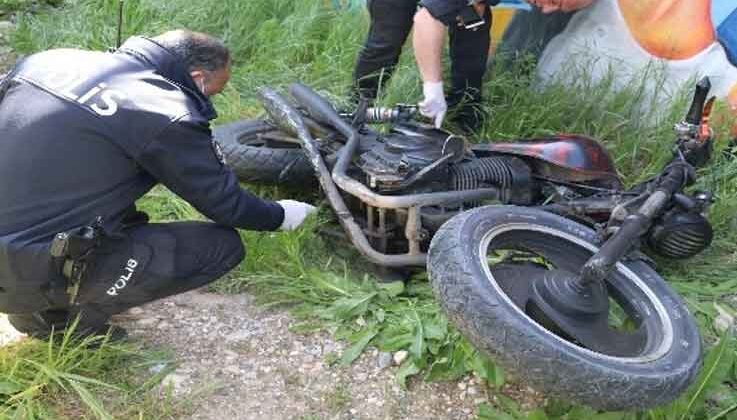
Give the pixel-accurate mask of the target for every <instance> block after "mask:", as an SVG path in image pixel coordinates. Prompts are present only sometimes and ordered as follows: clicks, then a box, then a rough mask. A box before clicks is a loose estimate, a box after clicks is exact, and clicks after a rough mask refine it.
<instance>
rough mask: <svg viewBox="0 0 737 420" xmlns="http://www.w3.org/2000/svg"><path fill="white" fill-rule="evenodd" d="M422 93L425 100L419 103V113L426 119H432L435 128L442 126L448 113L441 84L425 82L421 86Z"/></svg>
mask: <svg viewBox="0 0 737 420" xmlns="http://www.w3.org/2000/svg"><path fill="white" fill-rule="evenodd" d="M422 92H423V94H424V95H425V99H424V100H423V101H422V102H420V103H419V104H418V105H419V106H420V113H421V114H422V115H424V116H426V117H428V118H432V119H433V122H434V123H435V128H440V126H441V125H443V118H445V113H446V112H448V104H446V103H445V93H444V92H443V82H425V83H424V84H423V85H422Z"/></svg>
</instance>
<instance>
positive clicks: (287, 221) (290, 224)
mask: <svg viewBox="0 0 737 420" xmlns="http://www.w3.org/2000/svg"><path fill="white" fill-rule="evenodd" d="M277 203H279V205H280V206H282V208H283V209H284V221H283V222H282V224H281V226H279V230H294V229H296V228H298V227H299V226H300V225H301V224H302V223H303V222H304V221H305V219H306V218H307V216H309V215H311V214H312V213H314V212H315V211H317V208H316V207H315V206H312V205H310V204H307V203H303V202H301V201H295V200H279V201H277Z"/></svg>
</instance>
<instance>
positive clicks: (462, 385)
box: [458, 382, 468, 391]
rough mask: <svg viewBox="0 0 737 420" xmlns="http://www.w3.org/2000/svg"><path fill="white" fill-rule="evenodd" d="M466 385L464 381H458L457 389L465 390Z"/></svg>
mask: <svg viewBox="0 0 737 420" xmlns="http://www.w3.org/2000/svg"><path fill="white" fill-rule="evenodd" d="M467 386H468V385H466V383H465V382H458V389H460V390H461V391H463V390H465V389H466V387H467Z"/></svg>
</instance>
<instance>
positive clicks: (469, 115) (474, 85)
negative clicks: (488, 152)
mask: <svg viewBox="0 0 737 420" xmlns="http://www.w3.org/2000/svg"><path fill="white" fill-rule="evenodd" d="M484 20H485V21H486V23H485V24H484V25H483V26H481V27H479V28H478V29H476V30H475V31H474V30H468V29H465V28H463V27H460V26H457V25H455V26H450V27H449V30H448V31H449V36H450V61H451V89H450V94H449V95H448V105H449V106H450V107H456V106H458V105H461V107H460V109H457V110H456V112H455V121H456V122H457V123H459V124H460V125H461V126H462V127H463V128H466V129H470V130H475V129H476V128H477V126H478V124H479V122H480V119H481V114H480V112H478V108H479V105H480V103H481V98H482V85H483V79H484V74H485V73H486V68H487V61H488V59H489V47H490V46H491V35H490V33H489V30H490V29H491V9H490V8H489V7H486V9H485V12H484Z"/></svg>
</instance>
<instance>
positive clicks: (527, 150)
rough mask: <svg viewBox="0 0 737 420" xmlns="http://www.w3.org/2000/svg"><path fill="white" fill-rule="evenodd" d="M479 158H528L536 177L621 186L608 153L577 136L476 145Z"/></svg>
mask: <svg viewBox="0 0 737 420" xmlns="http://www.w3.org/2000/svg"><path fill="white" fill-rule="evenodd" d="M472 150H473V151H474V152H475V153H476V154H477V155H479V156H483V155H489V154H505V155H513V156H519V157H522V158H527V159H525V160H527V161H528V162H530V163H533V166H534V169H535V170H536V172H538V173H539V174H541V175H543V176H546V177H550V178H556V179H561V180H567V181H574V182H587V181H598V182H602V183H603V184H604V185H607V186H608V187H611V188H619V187H621V185H622V183H621V180H620V179H619V176H618V175H617V170H616V169H615V167H614V162H613V161H612V158H611V156H610V155H609V152H607V150H606V149H605V148H604V146H602V145H601V144H600V143H599V142H597V141H596V140H594V139H592V138H589V137H585V136H581V135H577V134H558V135H555V136H551V137H543V138H534V139H524V140H520V141H517V142H512V143H486V144H475V145H473V146H472Z"/></svg>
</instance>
